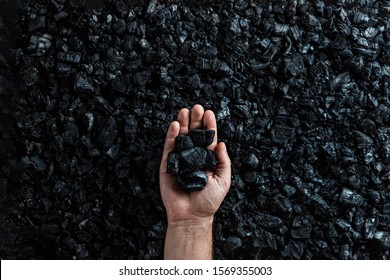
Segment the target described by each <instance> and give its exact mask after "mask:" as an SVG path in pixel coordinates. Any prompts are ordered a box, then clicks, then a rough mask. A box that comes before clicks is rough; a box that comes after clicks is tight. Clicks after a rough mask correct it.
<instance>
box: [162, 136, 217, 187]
mask: <svg viewBox="0 0 390 280" xmlns="http://www.w3.org/2000/svg"><path fill="white" fill-rule="evenodd" d="M214 135H215V130H203V129H191V130H190V131H189V133H188V135H179V136H177V137H176V139H175V151H174V152H170V153H169V154H168V160H167V173H168V174H172V175H176V178H177V182H178V183H179V184H180V185H181V186H182V187H183V189H184V190H186V191H190V192H193V191H200V190H202V189H204V187H205V186H206V184H207V182H208V177H207V175H206V173H205V171H206V170H213V169H214V168H215V167H216V166H217V164H218V161H217V159H216V156H215V152H214V151H212V150H208V149H207V147H208V146H210V144H211V143H212V142H213V139H214Z"/></svg>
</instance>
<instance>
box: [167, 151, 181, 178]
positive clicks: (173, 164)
mask: <svg viewBox="0 0 390 280" xmlns="http://www.w3.org/2000/svg"><path fill="white" fill-rule="evenodd" d="M179 164H180V161H179V155H178V154H177V153H173V152H170V153H169V154H168V162H167V173H168V174H173V175H176V174H179V170H180V168H179V166H180V165H179Z"/></svg>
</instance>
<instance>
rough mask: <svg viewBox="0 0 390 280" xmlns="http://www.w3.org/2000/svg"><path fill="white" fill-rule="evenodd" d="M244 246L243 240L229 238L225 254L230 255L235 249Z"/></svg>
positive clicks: (224, 247) (226, 242) (225, 245)
mask: <svg viewBox="0 0 390 280" xmlns="http://www.w3.org/2000/svg"><path fill="white" fill-rule="evenodd" d="M241 246H242V240H241V238H239V237H238V236H229V237H228V238H227V239H226V241H225V243H224V246H223V250H224V252H225V254H230V253H231V252H233V251H234V250H235V249H237V248H240V247H241Z"/></svg>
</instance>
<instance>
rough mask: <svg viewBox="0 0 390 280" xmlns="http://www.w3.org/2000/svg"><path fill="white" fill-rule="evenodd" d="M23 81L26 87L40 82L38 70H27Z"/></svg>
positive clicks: (32, 68) (33, 68) (31, 68)
mask: <svg viewBox="0 0 390 280" xmlns="http://www.w3.org/2000/svg"><path fill="white" fill-rule="evenodd" d="M23 80H24V82H25V83H26V86H32V85H33V84H35V83H36V82H38V81H39V72H38V70H37V68H35V67H30V68H28V69H26V70H25V71H24V73H23Z"/></svg>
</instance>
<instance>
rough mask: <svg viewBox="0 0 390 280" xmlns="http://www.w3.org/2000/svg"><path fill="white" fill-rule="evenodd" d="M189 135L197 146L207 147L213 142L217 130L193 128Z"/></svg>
mask: <svg viewBox="0 0 390 280" xmlns="http://www.w3.org/2000/svg"><path fill="white" fill-rule="evenodd" d="M188 134H189V136H190V137H191V139H192V142H194V145H195V146H199V147H204V148H206V147H207V146H209V145H210V144H211V143H213V140H214V135H215V131H214V130H203V129H191V130H190V131H189V133H188Z"/></svg>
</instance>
